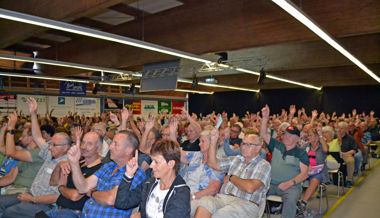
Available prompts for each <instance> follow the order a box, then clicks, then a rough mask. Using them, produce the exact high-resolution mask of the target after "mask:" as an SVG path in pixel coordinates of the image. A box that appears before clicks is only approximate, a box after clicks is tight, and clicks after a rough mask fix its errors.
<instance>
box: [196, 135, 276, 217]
mask: <svg viewBox="0 0 380 218" xmlns="http://www.w3.org/2000/svg"><path fill="white" fill-rule="evenodd" d="M218 134H219V133H218V131H217V130H216V129H214V130H213V131H212V132H211V134H210V136H211V143H210V149H209V151H208V160H207V164H208V166H209V167H211V168H213V169H215V170H218V171H220V172H221V173H227V175H226V176H225V177H224V179H223V185H222V188H221V190H220V194H217V195H216V196H215V197H212V196H205V197H202V198H201V199H200V201H199V204H198V205H201V206H198V208H197V211H196V213H195V217H197V218H205V217H211V216H213V217H258V213H259V206H260V205H262V204H263V203H264V202H265V195H266V193H267V191H268V189H269V183H270V168H271V167H270V164H269V163H268V162H267V161H266V160H264V159H262V158H261V157H260V155H259V153H260V150H261V147H262V144H263V140H262V138H261V137H260V136H258V135H255V134H249V135H246V136H245V137H244V139H243V140H242V143H241V155H237V156H233V157H228V158H220V159H218V158H216V144H217V142H218Z"/></svg>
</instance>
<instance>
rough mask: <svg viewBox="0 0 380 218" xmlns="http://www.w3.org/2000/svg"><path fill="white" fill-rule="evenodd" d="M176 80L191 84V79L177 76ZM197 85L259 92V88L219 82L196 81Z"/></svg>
mask: <svg viewBox="0 0 380 218" xmlns="http://www.w3.org/2000/svg"><path fill="white" fill-rule="evenodd" d="M178 82H182V83H190V84H192V83H193V80H188V79H182V78H178ZM198 85H202V86H211V87H217V88H225V89H234V90H240V91H248V92H260V89H246V88H240V87H235V86H225V85H221V84H211V83H206V82H198Z"/></svg>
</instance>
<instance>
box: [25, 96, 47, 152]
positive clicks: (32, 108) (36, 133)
mask: <svg viewBox="0 0 380 218" xmlns="http://www.w3.org/2000/svg"><path fill="white" fill-rule="evenodd" d="M26 103H27V104H28V105H29V112H30V118H31V121H32V136H33V140H34V142H35V143H36V144H37V145H38V147H40V148H42V146H43V145H44V144H45V143H46V141H45V139H44V138H42V134H41V130H40V126H39V125H38V119H37V102H36V100H35V99H34V98H29V99H28V100H27V101H26Z"/></svg>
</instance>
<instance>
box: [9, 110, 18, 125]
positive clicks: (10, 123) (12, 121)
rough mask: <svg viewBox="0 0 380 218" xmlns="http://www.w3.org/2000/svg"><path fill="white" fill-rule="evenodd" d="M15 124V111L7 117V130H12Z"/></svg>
mask: <svg viewBox="0 0 380 218" xmlns="http://www.w3.org/2000/svg"><path fill="white" fill-rule="evenodd" d="M16 123H17V111H13V114H9V115H8V128H9V129H14V128H15V127H16Z"/></svg>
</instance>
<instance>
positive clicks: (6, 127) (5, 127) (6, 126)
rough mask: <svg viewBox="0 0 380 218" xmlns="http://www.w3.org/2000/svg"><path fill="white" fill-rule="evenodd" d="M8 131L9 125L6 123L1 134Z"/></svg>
mask: <svg viewBox="0 0 380 218" xmlns="http://www.w3.org/2000/svg"><path fill="white" fill-rule="evenodd" d="M7 130H8V123H4V124H3V126H2V127H1V132H6V131H7Z"/></svg>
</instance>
